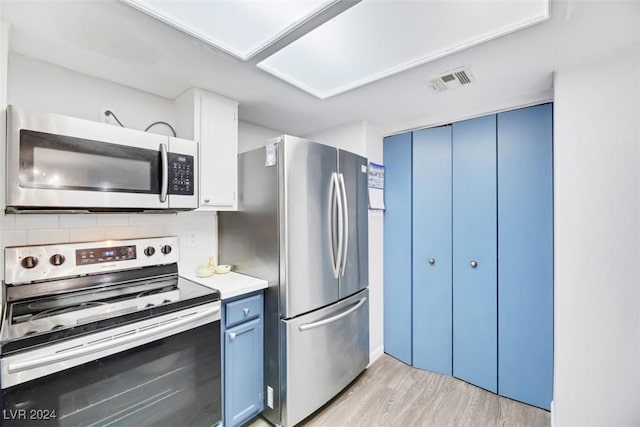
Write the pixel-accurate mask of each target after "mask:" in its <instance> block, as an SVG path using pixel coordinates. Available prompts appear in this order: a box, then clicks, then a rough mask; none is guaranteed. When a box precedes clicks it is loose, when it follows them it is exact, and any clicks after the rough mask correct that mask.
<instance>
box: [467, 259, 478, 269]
mask: <svg viewBox="0 0 640 427" xmlns="http://www.w3.org/2000/svg"><path fill="white" fill-rule="evenodd" d="M469 264H470V265H471V268H476V267H477V266H478V261H476V260H475V259H472V260H471V262H470V263H469Z"/></svg>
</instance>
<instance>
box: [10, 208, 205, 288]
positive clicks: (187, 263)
mask: <svg viewBox="0 0 640 427" xmlns="http://www.w3.org/2000/svg"><path fill="white" fill-rule="evenodd" d="M217 221H218V217H217V214H216V213H215V212H182V213H178V214H126V213H122V214H18V215H14V214H9V215H3V214H0V248H2V249H4V248H5V247H6V246H22V245H38V244H50V243H69V242H85V241H93V240H104V239H135V238H139V237H157V236H169V235H171V236H178V237H179V238H180V263H179V271H181V272H187V271H193V270H195V269H196V268H197V266H198V265H200V264H206V262H207V260H208V257H209V256H213V257H215V259H216V260H217V255H218V223H217ZM0 271H1V272H2V277H4V254H2V256H0Z"/></svg>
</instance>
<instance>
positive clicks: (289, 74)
mask: <svg viewBox="0 0 640 427" xmlns="http://www.w3.org/2000/svg"><path fill="white" fill-rule="evenodd" d="M548 17H549V0H512V1H504V0H448V1H444V0H412V1H411V0H408V1H404V0H363V1H362V2H360V3H358V4H357V5H355V6H353V7H352V8H350V9H348V10H347V11H345V12H343V13H342V14H340V15H338V16H337V17H335V18H334V19H332V20H330V21H328V22H326V23H325V24H323V25H321V26H319V27H318V28H316V29H314V30H313V31H311V32H309V33H307V34H306V35H304V36H302V37H301V38H299V39H298V40H296V41H294V42H293V43H291V44H289V45H288V46H286V47H285V48H283V49H282V50H280V51H279V52H276V53H275V54H274V55H272V56H270V57H269V58H267V59H265V60H264V61H262V62H260V63H259V64H258V67H260V68H262V69H263V70H265V71H267V72H269V73H271V74H273V75H275V76H277V77H279V78H281V79H283V80H285V81H287V82H289V83H291V84H293V85H295V86H297V87H299V88H301V89H303V90H305V91H307V92H309V93H311V94H313V95H315V96H317V97H318V98H321V99H324V98H328V97H330V96H333V95H336V94H339V93H342V92H345V91H348V90H350V89H353V88H356V87H359V86H362V85H364V84H367V83H370V82H373V81H375V80H378V79H381V78H383V77H387V76H389V75H392V74H396V73H399V72H401V71H404V70H407V69H409V68H412V67H415V66H417V65H420V64H424V63H426V62H429V61H432V60H434V59H437V58H440V57H443V56H445V55H449V54H452V53H454V52H457V51H460V50H462V49H466V48H468V47H471V46H474V45H477V44H479V43H482V42H484V41H487V40H490V39H493V38H496V37H499V36H501V35H504V34H507V33H510V32H513V31H516V30H519V29H522V28H525V27H528V26H530V25H533V24H536V23H538V22H542V21H544V20H546V19H548Z"/></svg>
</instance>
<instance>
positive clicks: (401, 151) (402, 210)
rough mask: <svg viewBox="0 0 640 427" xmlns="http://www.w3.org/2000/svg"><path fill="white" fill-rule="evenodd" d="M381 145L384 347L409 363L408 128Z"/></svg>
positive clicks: (409, 236) (409, 171) (409, 195)
mask: <svg viewBox="0 0 640 427" xmlns="http://www.w3.org/2000/svg"><path fill="white" fill-rule="evenodd" d="M383 147H384V164H385V192H384V202H385V208H386V209H385V212H384V351H385V352H386V353H387V354H389V355H391V356H393V357H395V358H397V359H399V360H401V361H403V362H405V363H407V364H409V365H411V363H412V360H411V340H412V338H411V337H412V330H411V250H412V249H411V223H412V218H411V191H412V190H411V188H412V187H411V132H408V133H404V134H401V135H394V136H390V137H386V138H385V139H384V144H383Z"/></svg>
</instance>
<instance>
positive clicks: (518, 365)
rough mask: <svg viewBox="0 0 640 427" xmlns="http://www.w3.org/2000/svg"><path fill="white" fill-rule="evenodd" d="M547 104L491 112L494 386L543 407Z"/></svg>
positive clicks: (548, 350) (548, 358)
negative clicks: (494, 139)
mask: <svg viewBox="0 0 640 427" xmlns="http://www.w3.org/2000/svg"><path fill="white" fill-rule="evenodd" d="M552 132H553V131H552V111H551V104H546V105H540V106H536V107H530V108H524V109H520V110H515V111H509V112H506V113H501V114H498V218H499V219H500V221H499V222H498V260H499V264H498V265H499V269H498V281H499V282H498V283H499V284H498V322H499V323H498V343H499V347H498V360H499V364H498V392H499V393H500V394H501V395H503V396H507V397H510V398H512V399H516V400H520V401H522V402H526V403H529V404H532V405H535V406H539V407H542V408H545V409H549V406H550V403H551V399H552V381H553V173H552V159H553V157H552Z"/></svg>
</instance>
